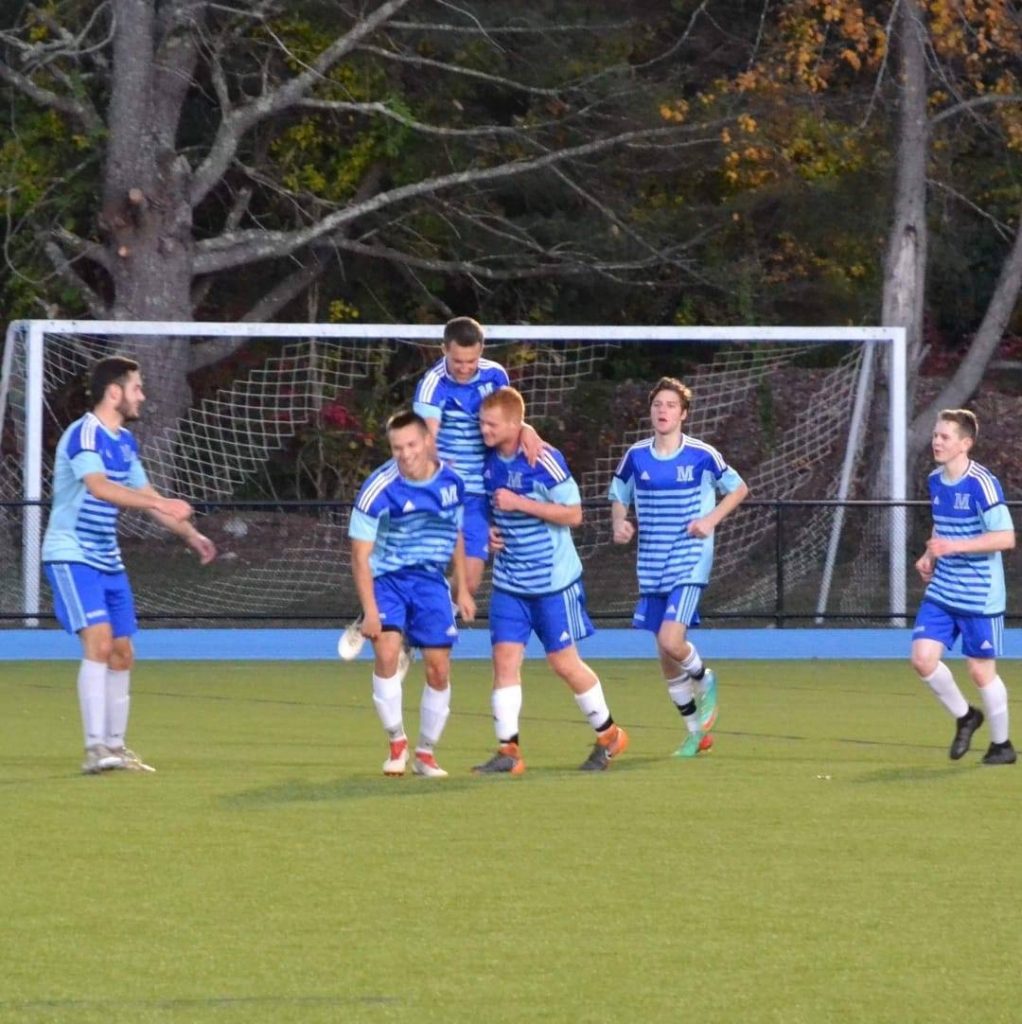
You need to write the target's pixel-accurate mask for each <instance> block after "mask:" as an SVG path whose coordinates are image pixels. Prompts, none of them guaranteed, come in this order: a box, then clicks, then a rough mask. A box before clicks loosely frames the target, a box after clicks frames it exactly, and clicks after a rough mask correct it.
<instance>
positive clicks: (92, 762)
mask: <svg viewBox="0 0 1022 1024" xmlns="http://www.w3.org/2000/svg"><path fill="white" fill-rule="evenodd" d="M123 767H124V761H123V760H122V759H121V758H120V757H119V756H118V755H117V754H115V753H114V752H113V751H112V750H110V748H109V747H106V746H104V745H103V744H102V743H97V744H95V745H94V746H91V747H86V748H85V760H84V761H83V762H82V774H83V775H99V773H100V772H108V771H111V770H113V769H114V768H123Z"/></svg>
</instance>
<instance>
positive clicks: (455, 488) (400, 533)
mask: <svg viewBox="0 0 1022 1024" xmlns="http://www.w3.org/2000/svg"><path fill="white" fill-rule="evenodd" d="M387 438H388V440H389V442H390V450H391V453H392V455H393V458H392V459H390V460H389V461H388V462H385V463H384V464H383V465H382V466H380V467H379V468H378V469H376V470H374V471H373V472H372V473H371V474H370V475H369V477H368V478H367V479H366V481H365V483H364V484H363V485H362V488H361V490H360V491H359V493H358V497H357V498H356V500H355V508H354V510H353V511H352V513H351V522H350V524H349V527H348V535H349V536H350V537H351V570H352V576H353V578H354V581H355V588H356V589H357V591H358V598H359V602H360V603H361V605H362V622H361V627H360V628H361V632H362V635H363V636H364V637H366V638H367V639H368V640H371V641H372V644H373V653H374V655H375V664H374V668H373V702H374V704H375V706H376V713H377V714H378V715H379V716H380V721H381V723H382V724H383V728H384V730H385V731H386V733H387V738H388V739H389V740H390V756H389V757H388V758H387V760H386V761H384V763H383V773H384V775H404V773H405V769H406V768H407V766H408V737H407V736H406V735H405V729H404V722H403V718H402V714H401V690H402V682H403V678H404V673H403V672H402V671H400V670H399V660H400V656H401V649H402V639H403V638H407V641H408V643H409V644H411V645H412V646H414V647H419V648H421V649H422V656H423V661H424V663H425V667H426V686H425V688H424V689H423V691H422V702H421V704H420V709H419V740H418V743H417V744H416V747H415V760H414V762H413V764H412V771H413V772H414V773H415V774H416V775H422V776H425V777H427V778H443V777H445V776H446V775H447V772H446V771H444V769H443V768H441V767H440V766H439V765H438V764H437V762H436V755H435V752H434V751H435V747H436V744H437V743H438V742H439V740H440V736H441V734H442V733H443V731H444V726H445V725H446V723H447V718H448V715H449V714H450V705H451V684H450V679H451V647H452V646H453V644H454V643H455V641H456V640H457V639H458V627H457V626H456V625H455V622H454V608H453V606H452V604H451V589H450V587H449V585H448V583H447V579H446V578H445V576H444V573H445V571H446V569H447V565H448V563H449V562H450V561H451V560H452V558H453V560H454V578H455V581H456V584H457V586H456V590H457V607H458V611H459V612H460V614H461V617H462V618H463V619H464V620H465V621H466V622H471V621H472V619H473V618H475V601H474V600H473V598H472V595H471V593H470V592H469V589H468V587H467V586H466V585H465V553H464V552H465V547H464V539H463V537H462V534H461V520H462V514H463V507H464V497H465V483H464V481H463V480H462V479H461V477H460V476H458V474H457V473H455V472H454V470H452V469H451V468H450V467H449V466H444V465H442V464H441V463H440V462H439V461H438V459H437V457H436V450H435V448H434V445H433V442H432V440H431V439H430V435H429V428H428V427H427V426H426V422H425V420H423V418H422V417H421V416H419V414H418V413H415V412H400V413H396V414H395V415H394V416H391V418H390V419H389V420H388V422H387Z"/></svg>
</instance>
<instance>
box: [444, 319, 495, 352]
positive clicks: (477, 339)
mask: <svg viewBox="0 0 1022 1024" xmlns="http://www.w3.org/2000/svg"><path fill="white" fill-rule="evenodd" d="M484 340H485V338H484V336H483V328H482V325H481V324H480V323H479V321H478V320H473V319H472V317H470V316H456V317H455V318H454V319H453V320H448V321H447V323H446V324H445V325H444V348H447V346H448V345H450V344H452V343H453V344H455V345H460V346H461V347H462V348H471V347H472V346H473V345H482V344H483V342H484Z"/></svg>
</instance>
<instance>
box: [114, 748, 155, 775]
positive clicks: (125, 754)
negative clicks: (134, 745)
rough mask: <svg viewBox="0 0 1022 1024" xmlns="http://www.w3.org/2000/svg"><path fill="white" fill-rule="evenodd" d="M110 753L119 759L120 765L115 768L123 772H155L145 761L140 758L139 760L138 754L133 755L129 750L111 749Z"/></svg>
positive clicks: (132, 751) (133, 752)
mask: <svg viewBox="0 0 1022 1024" xmlns="http://www.w3.org/2000/svg"><path fill="white" fill-rule="evenodd" d="M110 753H111V754H113V755H114V756H115V757H119V758H120V759H121V763H120V764H119V765H118V766H117V767H118V768H123V769H124V770H125V771H129V772H154V771H156V769H155V768H154V767H153V766H152V765H151V764H146V763H145V761H143V760H142V758H140V757H139V756H138V754H136V753H135V751H134V750H129V749H128V748H127V747H111V748H110Z"/></svg>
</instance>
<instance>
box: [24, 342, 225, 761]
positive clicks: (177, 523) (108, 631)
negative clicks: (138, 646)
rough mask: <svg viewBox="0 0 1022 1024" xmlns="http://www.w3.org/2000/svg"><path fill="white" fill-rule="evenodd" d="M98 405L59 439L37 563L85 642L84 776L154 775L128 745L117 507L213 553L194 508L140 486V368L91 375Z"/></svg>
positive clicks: (116, 363)
mask: <svg viewBox="0 0 1022 1024" xmlns="http://www.w3.org/2000/svg"><path fill="white" fill-rule="evenodd" d="M89 391H90V394H91V395H92V397H93V400H94V402H95V405H94V407H93V410H92V411H91V412H87V413H86V414H85V415H84V416H83V417H82V418H81V419H79V420H76V421H75V422H74V423H72V424H71V426H69V427H68V428H67V430H65V431H64V433H63V435H62V436H61V438H60V441H59V442H58V444H57V453H56V459H55V462H54V470H53V507H52V509H51V512H50V519H49V522H48V524H47V527H46V535H45V537H44V538H43V551H42V556H43V563H44V571H45V573H46V578H47V579H48V580H49V583H50V586H51V587H52V589H53V606H54V612H55V614H56V616H57V621H58V622H60V624H61V625H62V626H63V627H64V629H66V630H67V631H68V632H69V633H77V634H78V637H79V639H80V640H81V642H82V661H81V664H80V665H79V668H78V704H79V709H80V711H81V717H82V727H83V731H84V733H85V761H84V763H83V764H82V771H83V772H85V773H86V774H88V775H95V774H98V773H99V772H101V771H104V770H106V769H110V768H128V769H134V770H143V771H144V770H151V769H150V768H149V766H148V765H145V764H143V762H142V761H141V760H140V759H139V757H138V756H137V755H136V754H134V753H133V752H132V751H131V750H129V749H128V748H127V747H126V746H125V732H126V731H127V727H128V708H129V704H130V694H129V690H130V679H131V668H132V664H133V663H134V650H133V647H132V643H131V637H132V635H133V634H134V633H135V631H136V630H137V629H138V622H137V621H136V619H135V603H134V598H133V596H132V593H131V585H130V583H129V582H128V577H127V574H126V573H125V571H124V563H123V562H122V560H121V550H120V547H119V545H118V543H117V519H118V514H119V512H120V510H121V509H122V508H135V509H143V510H144V511H146V512H148V513H149V515H151V516H152V517H153V519H155V520H156V521H157V522H158V523H160V524H161V525H162V526H164V527H166V528H167V529H168V530H170V531H171V532H172V533H175V534H177V536H179V537H181V538H182V539H183V540H184V542H185V543H186V544H187V545H188V546H189V547H190V548H192V549H193V550H194V551H195V552H196V553H197V554H198V556H199V559H200V561H201V563H202V564H203V565H206V564H207V563H209V562H211V561H212V560H213V559H214V558H215V557H216V548H215V547H214V545H213V543H212V541H210V540H209V538H208V537H204V536H203V535H202V534H201V533H199V531H198V530H196V529H195V527H194V526H193V525H192V523H191V522H190V519H191V516H192V507H191V505H189V504H188V503H187V502H185V501H181V500H179V499H177V498H164V497H162V496H161V495H160V494H158V493H157V491H156V490H155V488H154V487H153V486H152V485H151V484H150V483H149V481H148V479H147V478H146V474H145V470H144V469H143V468H142V463H141V461H140V460H139V456H138V446H137V444H136V443H135V439H134V437H132V435H131V434H130V432H129V431H127V430H126V429H125V428H124V424H125V423H130V422H132V421H133V420H137V419H138V417H139V413H140V410H141V408H142V403H143V402H144V401H145V394H144V392H143V390H142V377H141V374H140V373H139V367H138V363H136V362H135V361H134V360H132V359H125V358H124V357H122V356H110V357H108V358H106V359H101V360H100V361H99V362H98V363H96V365H95V366H94V367H93V368H92V372H91V375H90V379H89Z"/></svg>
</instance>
